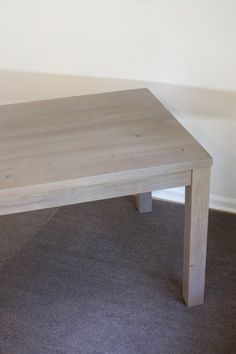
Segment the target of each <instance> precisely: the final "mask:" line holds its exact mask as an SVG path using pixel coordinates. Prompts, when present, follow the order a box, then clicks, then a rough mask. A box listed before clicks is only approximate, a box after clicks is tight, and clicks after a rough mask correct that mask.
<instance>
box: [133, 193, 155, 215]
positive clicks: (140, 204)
mask: <svg viewBox="0 0 236 354" xmlns="http://www.w3.org/2000/svg"><path fill="white" fill-rule="evenodd" d="M136 205H137V209H138V210H139V212H140V213H149V212H150V211H152V192H147V193H141V194H137V196H136Z"/></svg>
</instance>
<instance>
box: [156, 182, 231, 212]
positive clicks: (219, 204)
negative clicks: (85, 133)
mask: <svg viewBox="0 0 236 354" xmlns="http://www.w3.org/2000/svg"><path fill="white" fill-rule="evenodd" d="M152 197H153V199H163V200H168V201H171V202H175V203H184V188H182V187H181V188H171V189H164V190H162V191H157V192H153V193H152ZM210 208H212V209H216V210H222V211H227V212H230V213H236V199H233V198H225V197H220V196H217V195H212V194H211V195H210Z"/></svg>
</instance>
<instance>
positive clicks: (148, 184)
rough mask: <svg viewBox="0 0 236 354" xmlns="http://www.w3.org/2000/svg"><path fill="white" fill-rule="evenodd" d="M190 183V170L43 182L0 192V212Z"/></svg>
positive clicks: (77, 201) (26, 209)
mask: <svg viewBox="0 0 236 354" xmlns="http://www.w3.org/2000/svg"><path fill="white" fill-rule="evenodd" d="M190 184H191V170H189V171H183V172H178V173H172V174H162V175H150V176H135V177H134V176H132V177H127V176H126V177H124V178H119V179H117V180H116V179H111V181H109V180H108V181H106V182H98V183H93V184H89V185H80V184H79V185H76V183H74V184H73V183H72V184H71V183H70V184H68V183H66V181H65V183H63V182H60V183H58V184H52V185H50V184H45V185H43V184H42V185H39V186H30V187H24V188H23V187H22V188H14V189H12V190H11V189H9V190H7V191H6V190H2V191H0V215H6V214H13V213H18V212H23V211H30V210H38V209H45V208H51V207H58V206H63V205H70V204H76V203H83V202H90V201H95V200H102V199H109V198H115V197H121V196H125V195H132V194H139V193H144V192H150V191H156V190H161V189H166V188H173V187H179V186H187V185H190Z"/></svg>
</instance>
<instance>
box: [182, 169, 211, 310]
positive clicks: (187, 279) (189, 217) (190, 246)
mask: <svg viewBox="0 0 236 354" xmlns="http://www.w3.org/2000/svg"><path fill="white" fill-rule="evenodd" d="M209 186H210V169H209V168H203V169H199V170H193V171H192V182H191V185H190V186H187V187H186V192H185V193H186V195H185V198H186V199H185V236H184V274H183V297H184V300H185V302H186V304H187V305H188V306H195V305H200V304H202V303H203V302H204V288H205V266H206V249H207V229H208V205H209Z"/></svg>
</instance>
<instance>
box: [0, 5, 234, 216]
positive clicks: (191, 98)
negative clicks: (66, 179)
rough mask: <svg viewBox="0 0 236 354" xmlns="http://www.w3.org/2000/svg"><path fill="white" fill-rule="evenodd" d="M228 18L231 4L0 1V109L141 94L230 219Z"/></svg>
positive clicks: (231, 38)
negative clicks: (139, 90)
mask: <svg viewBox="0 0 236 354" xmlns="http://www.w3.org/2000/svg"><path fill="white" fill-rule="evenodd" d="M235 14H236V1H235V0H225V1H222V0H205V1H203V0H198V1H193V0H176V1H173V0H99V1H97V0H93V1H92V0H86V1H82V0H57V1H56V0H38V1H36V0H21V1H17V0H0V69H1V72H0V103H2V104H3V103H6V102H15V101H27V100H32V99H41V98H47V97H48V98H49V97H57V96H67V95H71V94H83V93H89V92H100V91H108V90H115V89H125V88H132V87H140V86H146V87H149V88H150V89H151V90H152V91H153V92H154V94H155V95H156V96H157V97H158V98H160V99H161V100H162V101H163V102H164V104H165V105H166V106H167V107H168V108H169V109H170V110H171V111H172V112H173V114H174V115H175V116H176V117H177V119H179V120H180V121H181V123H182V124H183V125H184V126H185V127H186V128H187V129H188V130H189V131H190V132H191V133H192V134H193V135H194V136H195V137H196V138H197V139H198V140H199V141H200V142H201V143H202V144H203V145H204V146H205V147H206V148H207V149H208V151H209V152H210V153H211V154H212V155H213V157H214V168H213V174H212V188H211V205H212V206H214V207H217V208H220V209H225V210H234V211H236V183H235V181H236V157H235V154H236V153H235V151H236V36H235V33H236V21H235ZM24 72H25V73H24ZM27 72H33V73H31V74H30V73H28V74H27ZM45 72H46V73H50V75H46V74H44V73H45ZM34 73H35V74H34ZM53 73H55V74H56V75H52V74H53ZM81 75H82V76H86V75H87V76H90V78H86V77H81ZM96 77H101V78H96ZM107 78H110V79H109V80H108V79H107ZM121 79H125V80H121ZM158 195H162V196H164V197H166V198H180V199H181V198H182V197H183V195H182V191H181V190H177V193H175V192H166V191H165V192H164V194H163V193H162V194H160V193H159V194H158Z"/></svg>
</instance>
